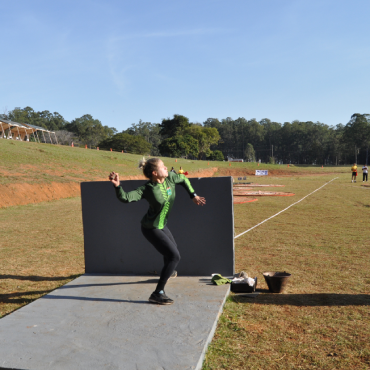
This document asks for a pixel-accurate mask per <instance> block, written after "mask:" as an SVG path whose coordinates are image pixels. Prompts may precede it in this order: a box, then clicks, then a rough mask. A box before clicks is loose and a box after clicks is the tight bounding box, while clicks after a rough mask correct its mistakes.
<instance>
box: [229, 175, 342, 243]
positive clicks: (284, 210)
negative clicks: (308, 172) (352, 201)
mask: <svg viewBox="0 0 370 370" xmlns="http://www.w3.org/2000/svg"><path fill="white" fill-rule="evenodd" d="M337 178H338V177H334V179H331V180H330V181H329V182H327V183H325V184H324V185H322V186H320V187H319V188H317V189H316V190H314V191H313V192H312V193H310V194H307V195H306V196H304V197H303V198H302V199H300V200H299V201H298V202H295V203H293V204H291V205H290V206H289V207H286V208H285V209H283V210H282V211H280V212H278V213H276V214H275V215H273V216H271V217H269V218H266V220H264V221H262V222H260V223H259V224H257V225H255V226H253V227H251V228H250V229H248V230H246V231H244V232H242V233H241V234H239V235H237V236H235V237H234V239H236V238H239V236H242V235H244V234H246V233H247V232H249V231H251V230H253V229H254V228H256V227H257V226H260V225H262V224H263V223H265V222H266V221H268V220H271V219H272V218H274V217H275V216H277V215H279V214H280V213H282V212H284V211H286V210H287V209H289V208H290V207H293V206H294V205H296V204H298V203H299V202H302V200H303V199H305V198H307V197H309V196H310V195H311V194H313V193H315V192H317V191H318V190H320V189H321V188H323V187H324V186H326V185H328V184H329V183H331V182H332V181H333V180H335V179H337Z"/></svg>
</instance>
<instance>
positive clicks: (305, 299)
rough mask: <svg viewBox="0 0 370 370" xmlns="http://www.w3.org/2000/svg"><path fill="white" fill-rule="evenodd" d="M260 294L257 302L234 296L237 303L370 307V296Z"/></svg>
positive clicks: (259, 290)
mask: <svg viewBox="0 0 370 370" xmlns="http://www.w3.org/2000/svg"><path fill="white" fill-rule="evenodd" d="M257 291H258V292H261V293H266V294H260V295H258V297H257V298H256V299H255V300H251V299H249V298H247V297H243V295H237V296H236V295H233V296H232V299H233V301H234V302H236V303H250V304H265V305H277V306H311V307H315V306H370V295H369V294H335V293H316V294H276V293H275V294H274V293H269V291H268V290H263V289H258V290H257Z"/></svg>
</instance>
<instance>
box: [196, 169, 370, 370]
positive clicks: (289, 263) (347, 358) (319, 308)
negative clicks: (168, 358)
mask: <svg viewBox="0 0 370 370" xmlns="http://www.w3.org/2000/svg"><path fill="white" fill-rule="evenodd" d="M333 177H336V176H335V175H331V176H322V177H321V176H320V177H292V178H280V179H276V178H275V179H269V181H268V182H270V183H272V182H275V183H279V184H284V185H286V186H285V188H284V191H292V192H294V193H295V194H296V196H295V197H269V198H262V199H259V201H258V202H254V203H247V204H241V205H236V206H235V233H236V234H240V233H241V232H242V231H244V230H247V229H248V228H249V227H251V226H254V225H256V224H257V223H259V222H261V221H263V220H264V219H266V218H268V217H270V216H272V215H273V214H275V213H277V212H278V211H280V210H282V209H284V208H285V207H287V206H288V205H289V204H291V203H294V202H295V201H297V200H299V199H300V198H302V197H303V196H304V195H306V194H308V193H310V192H312V191H313V190H315V189H317V188H318V187H320V186H321V185H322V184H324V183H325V181H328V180H330V179H332V178H333ZM266 182H267V181H266ZM361 184H362V182H361V183H356V184H352V183H351V182H350V181H349V177H348V176H344V175H340V176H339V179H337V180H335V181H333V182H331V183H330V184H328V185H327V186H325V187H324V188H322V189H321V190H319V191H318V192H316V193H314V194H313V195H311V196H310V197H308V198H306V199H305V200H303V201H302V202H300V203H298V204H297V205H295V206H293V207H291V208H290V209H288V210H287V211H285V212H284V213H282V214H280V215H279V216H277V217H275V218H273V219H271V220H269V221H267V222H266V223H264V224H263V225H261V226H259V227H257V228H256V229H254V230H252V231H250V232H249V233H247V234H245V235H243V236H241V237H240V238H238V239H236V242H235V248H236V269H237V271H240V270H244V271H246V272H247V273H248V274H250V275H251V276H257V277H258V279H259V284H258V287H259V288H260V289H261V293H260V295H259V296H258V297H257V298H255V299H248V298H241V297H238V296H235V295H231V296H230V298H229V299H228V301H227V303H226V305H225V309H224V313H223V315H222V317H221V319H220V321H219V325H218V328H217V331H216V334H215V338H214V340H213V342H212V344H211V346H210V348H209V351H208V354H207V357H206V361H205V364H204V366H203V370H209V369H230V370H231V369H233V370H235V369H267V368H269V369H368V368H370V344H369V343H370V342H369V341H370V310H369V305H370V296H369V293H370V276H369V267H368V265H369V260H370V238H369V235H370V233H369V219H370V188H364V187H362V186H361ZM264 271H287V272H290V273H291V274H292V276H291V278H290V279H291V281H290V282H289V285H288V288H287V290H286V292H285V294H271V293H268V291H267V285H266V284H265V282H264V279H263V276H262V272H264Z"/></svg>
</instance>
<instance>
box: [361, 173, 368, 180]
mask: <svg viewBox="0 0 370 370" xmlns="http://www.w3.org/2000/svg"><path fill="white" fill-rule="evenodd" d="M362 181H367V173H363V174H362Z"/></svg>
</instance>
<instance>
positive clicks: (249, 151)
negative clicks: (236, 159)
mask: <svg viewBox="0 0 370 370" xmlns="http://www.w3.org/2000/svg"><path fill="white" fill-rule="evenodd" d="M244 155H245V158H246V159H247V161H248V162H255V161H256V153H255V151H254V148H253V145H252V144H251V143H248V144H247V147H246V148H245V152H244Z"/></svg>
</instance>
